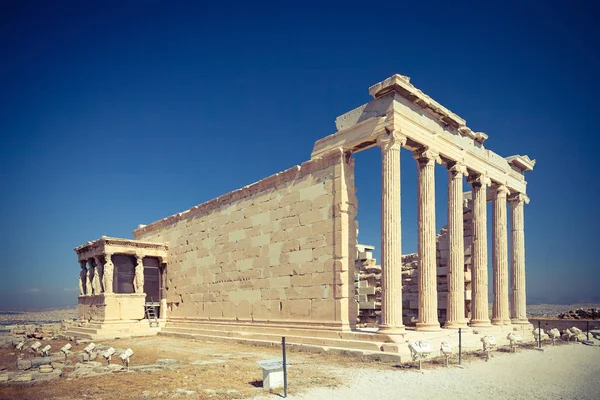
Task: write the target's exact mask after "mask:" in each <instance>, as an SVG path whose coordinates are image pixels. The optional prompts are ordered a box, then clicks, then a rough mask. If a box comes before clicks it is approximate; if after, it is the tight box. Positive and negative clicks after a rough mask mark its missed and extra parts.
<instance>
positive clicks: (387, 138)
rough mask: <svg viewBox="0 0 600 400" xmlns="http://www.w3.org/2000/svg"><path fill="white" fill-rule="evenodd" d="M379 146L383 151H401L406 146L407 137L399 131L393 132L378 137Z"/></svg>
mask: <svg viewBox="0 0 600 400" xmlns="http://www.w3.org/2000/svg"><path fill="white" fill-rule="evenodd" d="M377 145H378V146H379V147H381V151H383V152H388V151H389V150H391V149H393V150H400V148H401V147H403V146H404V145H406V136H404V135H403V134H401V133H400V131H399V130H393V131H391V132H387V133H384V134H381V135H379V136H378V137H377Z"/></svg>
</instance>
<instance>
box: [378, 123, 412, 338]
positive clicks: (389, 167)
mask: <svg viewBox="0 0 600 400" xmlns="http://www.w3.org/2000/svg"><path fill="white" fill-rule="evenodd" d="M377 143H378V145H379V146H380V147H381V158H382V162H381V324H380V325H379V331H380V332H381V333H385V334H395V333H402V332H404V324H403V323H402V243H401V240H402V239H401V237H402V231H401V221H400V150H401V148H402V146H403V145H404V144H406V137H404V136H402V135H400V134H399V133H398V132H397V131H392V132H390V133H388V134H384V135H381V136H379V138H378V139H377Z"/></svg>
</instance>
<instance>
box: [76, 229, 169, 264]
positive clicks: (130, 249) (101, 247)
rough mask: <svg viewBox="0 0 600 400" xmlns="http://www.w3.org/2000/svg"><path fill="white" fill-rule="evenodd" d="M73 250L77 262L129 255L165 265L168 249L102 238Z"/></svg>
mask: <svg viewBox="0 0 600 400" xmlns="http://www.w3.org/2000/svg"><path fill="white" fill-rule="evenodd" d="M74 250H75V252H76V253H77V257H78V258H79V261H86V260H89V259H90V258H94V257H99V256H103V255H106V254H130V255H136V256H143V257H158V258H160V259H161V260H162V262H163V263H166V262H167V256H168V247H167V245H165V244H162V243H152V242H143V241H140V240H131V239H122V238H112V237H107V236H102V237H101V238H100V239H97V240H94V241H92V242H86V243H84V244H83V245H81V246H79V247H76V248H75V249H74Z"/></svg>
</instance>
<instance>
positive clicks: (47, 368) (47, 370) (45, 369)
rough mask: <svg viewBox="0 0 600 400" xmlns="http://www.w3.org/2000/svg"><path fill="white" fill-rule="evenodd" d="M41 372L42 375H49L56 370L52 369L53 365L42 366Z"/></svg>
mask: <svg viewBox="0 0 600 400" xmlns="http://www.w3.org/2000/svg"><path fill="white" fill-rule="evenodd" d="M39 371H40V372H41V373H42V374H47V373H50V372H52V371H54V368H52V365H49V364H48V365H41V366H40V368H39Z"/></svg>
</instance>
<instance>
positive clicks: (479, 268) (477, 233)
mask: <svg viewBox="0 0 600 400" xmlns="http://www.w3.org/2000/svg"><path fill="white" fill-rule="evenodd" d="M469 178H470V179H469V183H470V184H471V188H472V193H473V263H472V279H471V281H472V299H473V300H472V301H471V305H472V306H471V326H473V327H486V326H491V323H490V318H489V310H488V307H489V306H488V251H487V209H486V202H487V199H486V197H487V186H488V185H489V179H488V178H486V177H484V176H482V175H476V176H472V177H469Z"/></svg>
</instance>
